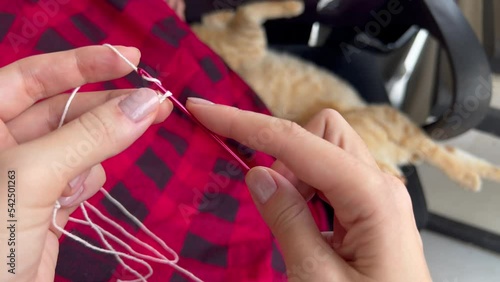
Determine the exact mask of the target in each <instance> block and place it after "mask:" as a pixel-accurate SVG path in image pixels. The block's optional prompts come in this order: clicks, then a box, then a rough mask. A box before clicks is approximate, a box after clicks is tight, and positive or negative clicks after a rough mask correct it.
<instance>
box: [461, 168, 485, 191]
mask: <svg viewBox="0 0 500 282" xmlns="http://www.w3.org/2000/svg"><path fill="white" fill-rule="evenodd" d="M457 181H458V183H459V184H460V185H462V187H464V188H465V189H467V190H470V191H472V192H479V191H481V186H482V181H481V177H479V175H478V174H477V173H475V172H466V173H464V174H462V175H461V176H459V177H457Z"/></svg>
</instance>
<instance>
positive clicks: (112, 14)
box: [0, 0, 328, 281]
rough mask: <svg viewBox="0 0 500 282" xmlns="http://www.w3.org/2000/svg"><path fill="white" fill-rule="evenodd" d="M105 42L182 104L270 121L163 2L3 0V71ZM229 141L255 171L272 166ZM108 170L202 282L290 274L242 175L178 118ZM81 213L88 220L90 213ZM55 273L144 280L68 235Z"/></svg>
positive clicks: (115, 214)
mask: <svg viewBox="0 0 500 282" xmlns="http://www.w3.org/2000/svg"><path fill="white" fill-rule="evenodd" d="M103 43H110V44H115V45H126V46H136V47H138V48H139V49H140V50H141V52H142V59H141V67H143V68H145V69H146V70H147V71H148V72H150V73H151V74H152V75H154V76H155V77H158V78H159V79H161V80H162V81H163V84H164V85H165V86H166V87H167V88H168V89H170V90H171V91H172V92H173V93H174V95H175V96H176V97H177V98H179V99H180V100H181V101H182V102H185V101H186V98H187V97H189V96H197V97H203V98H206V99H209V100H211V101H213V102H215V103H220V104H226V105H232V106H236V107H238V108H241V109H245V110H252V111H257V112H261V113H266V114H268V111H267V109H266V108H265V106H264V105H263V104H262V102H261V101H260V100H259V99H258V98H257V96H256V95H255V94H254V93H253V92H252V90H251V89H250V88H249V87H248V86H247V85H246V84H245V83H244V82H242V80H241V79H240V78H239V77H238V76H237V75H235V74H234V73H233V72H232V71H231V70H229V69H228V68H227V66H226V65H225V64H224V62H223V61H222V60H221V59H220V58H219V57H218V56H216V55H215V54H214V53H213V52H212V51H211V50H210V49H209V48H207V47H206V46H205V45H203V44H202V43H201V42H200V41H199V40H198V39H197V38H196V37H195V36H194V35H193V33H192V32H191V31H190V30H189V27H188V26H187V25H186V24H184V23H183V22H181V21H180V20H179V19H178V18H177V17H176V16H175V14H174V13H173V11H172V10H170V8H168V6H167V5H166V4H165V3H164V2H163V1H161V0H107V1H104V0H102V1H92V0H79V1H69V0H40V1H6V0H4V1H3V3H2V4H0V53H1V54H2V56H1V57H0V66H4V65H6V64H8V63H11V62H13V61H15V60H18V59H20V58H23V57H26V56H30V55H35V54H40V53H47V52H54V51H60V50H65V49H70V48H76V47H81V46H85V45H93V44H103ZM139 86H147V83H145V82H144V81H142V80H141V79H140V78H139V76H138V75H137V74H135V73H132V74H130V75H128V76H126V77H125V78H122V79H119V80H116V81H111V82H104V83H98V84H92V85H86V86H84V87H83V89H82V91H94V90H103V89H112V88H130V87H139ZM80 95H84V94H80ZM228 142H229V143H231V144H232V146H233V148H235V149H239V151H240V152H241V153H243V154H244V155H245V156H246V158H247V160H248V161H249V163H250V164H252V165H256V164H259V165H270V164H271V163H272V161H273V159H272V158H271V157H269V156H267V155H264V154H262V153H258V152H254V151H252V150H249V149H248V148H245V147H243V146H241V145H239V144H237V143H236V142H234V141H231V140H229V141H228ZM104 168H105V170H106V174H107V182H106V185H105V188H106V189H107V190H108V191H109V192H110V193H111V195H112V196H114V197H115V198H116V199H118V200H119V201H120V202H121V203H123V204H124V206H125V207H126V208H127V209H128V210H129V211H131V212H132V213H133V214H134V215H136V216H137V217H138V218H139V219H140V220H142V221H143V222H144V224H146V226H148V228H150V229H151V230H152V231H153V232H155V233H156V234H157V235H158V236H159V237H160V238H162V239H163V240H165V242H166V243H167V244H168V245H170V246H171V247H172V248H173V249H174V250H176V251H177V252H178V253H179V254H180V261H179V265H181V266H182V267H184V268H186V269H188V270H190V271H191V272H193V273H194V274H195V275H197V276H198V277H200V278H201V279H203V280H205V281H281V280H284V279H286V275H285V274H284V273H285V272H286V270H285V266H284V264H283V261H282V259H281V255H280V252H279V250H278V248H277V244H276V242H275V241H274V239H273V237H272V234H271V233H270V231H269V229H268V228H267V226H266V225H265V223H264V222H263V221H262V219H261V217H260V215H259V214H258V212H257V210H256V209H255V207H254V205H253V202H252V200H251V198H250V195H249V193H248V191H247V188H246V186H245V184H244V180H243V174H242V172H241V170H240V169H239V168H238V166H237V165H236V163H235V162H234V161H233V160H232V159H231V157H230V156H229V155H228V154H227V153H226V152H225V151H223V150H221V149H220V148H219V147H218V146H217V144H215V143H214V142H213V140H211V139H210V137H209V136H207V135H206V134H205V133H204V132H203V131H202V130H201V129H200V128H198V127H197V126H195V125H194V124H193V123H192V122H191V121H190V120H189V119H187V118H186V117H185V116H183V115H182V114H181V113H180V112H179V111H174V112H173V114H172V115H171V116H170V117H169V118H168V119H167V120H166V121H165V122H164V123H163V124H160V125H156V126H153V127H151V128H150V129H149V130H148V131H147V132H146V133H145V134H144V135H143V136H142V137H141V138H140V139H139V140H138V141H137V142H135V143H134V144H133V145H132V146H131V147H130V148H129V149H127V150H126V151H125V152H123V153H122V154H120V155H118V156H116V157H114V158H112V159H110V160H108V161H106V162H105V163H104ZM90 202H91V203H92V204H93V205H95V206H96V207H97V208H99V209H100V210H101V211H103V212H104V213H105V214H107V215H109V216H111V217H112V218H113V219H114V220H116V221H117V222H118V223H119V224H120V225H122V226H123V227H124V228H125V229H126V230H128V231H129V232H131V233H133V234H136V236H137V237H138V238H139V239H141V240H143V241H145V242H147V243H150V244H152V245H153V246H156V247H158V246H157V245H155V244H154V242H152V241H151V240H150V239H149V238H148V237H146V236H145V234H143V233H142V232H138V227H137V226H136V225H135V224H134V223H133V222H131V221H130V220H128V219H127V218H125V217H124V216H123V215H122V214H121V213H120V212H119V211H118V210H117V209H116V208H115V207H114V206H113V205H112V204H111V203H110V202H109V201H107V200H106V199H105V198H104V197H103V196H102V195H101V194H99V193H98V194H97V195H96V196H95V197H93V198H92V199H91V200H90ZM311 210H312V212H313V214H314V216H315V218H316V219H317V222H318V224H320V228H322V229H326V228H328V226H327V224H326V216H325V214H324V211H323V209H322V207H321V204H319V203H316V204H312V205H311ZM74 216H75V217H77V218H82V215H81V213H80V212H79V211H77V212H75V214H74ZM94 218H95V217H94ZM96 222H97V223H99V224H101V225H103V226H106V225H105V224H104V223H102V222H100V221H98V220H96ZM67 230H70V231H71V232H73V233H74V234H77V235H79V236H81V237H82V238H85V239H86V240H88V241H90V242H92V243H94V244H96V245H99V246H102V243H101V242H99V240H98V239H97V237H96V236H95V234H94V233H93V232H92V231H91V230H89V229H88V228H86V227H81V226H75V225H74V224H71V223H70V224H68V226H67ZM21 263H22V262H21ZM132 265H133V264H132ZM152 266H153V268H154V270H155V274H154V276H153V277H152V278H151V279H150V281H186V278H185V277H183V276H182V275H180V274H178V273H176V272H175V271H173V269H172V268H170V267H169V266H165V265H160V264H154V263H153V264H152ZM56 272H57V273H56V274H57V276H56V281H116V280H117V279H131V278H134V277H133V276H131V275H130V274H129V273H127V272H126V271H124V270H123V269H122V267H120V266H119V265H118V263H117V261H116V260H115V259H114V257H112V256H109V255H103V254H100V253H95V252H93V251H91V250H88V249H86V248H84V247H83V246H82V245H80V244H78V243H76V242H74V241H72V240H71V239H68V238H61V250H60V254H59V259H58V267H57V270H56ZM142 272H143V273H145V272H146V269H144V268H143V269H142Z"/></svg>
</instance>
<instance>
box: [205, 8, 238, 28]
mask: <svg viewBox="0 0 500 282" xmlns="http://www.w3.org/2000/svg"><path fill="white" fill-rule="evenodd" d="M234 14H235V13H234V11H233V10H223V11H217V12H214V13H210V14H207V15H204V16H203V17H202V18H201V22H202V24H203V25H204V26H215V27H224V26H226V25H227V23H228V22H229V21H231V20H232V19H233V17H234Z"/></svg>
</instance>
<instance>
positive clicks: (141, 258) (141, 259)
mask: <svg viewBox="0 0 500 282" xmlns="http://www.w3.org/2000/svg"><path fill="white" fill-rule="evenodd" d="M104 46H106V47H108V48H110V49H111V50H113V51H114V52H115V53H116V54H117V55H118V56H119V57H120V58H122V59H123V60H124V61H125V62H126V63H127V64H128V65H129V66H130V67H131V68H132V69H133V70H134V71H136V72H138V68H137V67H136V66H135V65H134V64H132V62H130V61H129V60H128V59H127V58H125V56H123V54H121V53H120V52H119V51H118V50H117V49H116V48H115V47H114V46H112V45H109V44H104ZM142 78H143V79H144V80H146V81H149V82H154V83H159V84H161V81H160V80H158V79H156V78H150V77H146V76H144V75H142ZM79 90H80V87H77V88H75V90H73V92H72V93H71V95H70V97H69V99H68V102H67V103H66V105H65V107H64V111H63V114H62V117H61V121H60V122H59V127H58V128H60V127H61V126H62V125H63V124H64V121H65V119H66V116H67V114H68V111H69V107H70V106H71V103H72V102H73V99H74V98H75V96H76V94H77V93H78V91H79ZM169 96H172V93H171V92H170V91H167V92H166V93H163V95H158V99H159V100H160V103H161V102H163V101H165V99H166V98H167V97H169ZM99 191H101V193H103V194H104V196H105V197H106V198H107V199H108V200H109V201H110V202H111V203H112V204H113V205H115V206H116V207H117V208H118V209H119V210H120V211H121V212H122V213H123V214H124V215H125V216H126V217H127V218H129V219H130V220H132V221H133V222H134V223H135V224H137V226H139V229H140V230H141V231H142V232H144V233H145V234H146V235H147V236H149V237H150V238H151V239H153V240H154V241H155V242H156V243H158V244H159V245H160V246H161V247H162V248H163V250H165V251H166V252H168V253H170V254H171V255H172V256H173V259H171V260H169V259H167V258H166V257H165V256H164V255H163V254H161V253H160V252H159V251H158V250H156V249H155V248H153V247H152V246H151V245H149V244H147V243H144V242H143V241H141V240H139V239H138V238H137V237H135V236H134V235H132V234H130V233H129V232H127V231H126V230H125V228H123V227H122V226H120V225H119V224H118V223H116V222H114V221H113V220H112V219H110V218H109V217H107V216H105V215H104V214H103V213H101V212H100V211H99V210H98V209H97V208H96V207H94V206H93V205H92V204H90V203H89V202H87V201H84V202H82V203H80V205H79V207H80V209H81V210H82V213H83V216H84V217H85V220H81V219H77V218H72V217H69V221H71V222H74V223H77V224H82V225H86V226H89V227H90V228H92V229H93V230H94V231H95V232H96V233H97V235H98V236H99V238H100V239H101V241H102V242H103V243H104V245H105V246H106V248H107V249H104V248H100V247H97V246H94V245H92V244H90V243H89V242H87V241H85V240H83V239H82V238H80V237H78V236H76V235H74V234H72V233H70V232H68V231H66V230H64V229H63V228H62V227H60V226H59V225H58V224H57V221H56V218H57V211H58V210H59V209H61V204H60V203H59V201H56V203H55V205H54V211H53V213H52V225H53V226H54V227H55V228H56V229H57V230H58V231H59V232H61V233H62V234H64V235H66V236H67V237H69V238H71V239H73V240H75V241H76V242H79V243H80V244H82V245H84V246H85V247H87V248H89V249H92V250H94V251H96V252H101V253H105V254H112V255H114V257H115V258H116V259H117V261H118V263H119V264H120V265H121V266H122V267H123V268H125V269H126V270H128V271H129V272H130V273H132V274H134V275H135V276H136V277H137V279H134V280H118V281H123V282H125V281H126V282H145V281H147V279H148V278H149V277H151V276H152V275H153V272H154V271H153V268H152V267H151V265H150V264H149V263H147V262H146V260H148V261H152V262H156V263H160V264H167V265H170V266H171V267H172V268H174V269H175V270H177V271H179V272H181V273H183V274H184V275H185V276H187V277H189V278H190V279H191V280H193V281H196V282H203V281H202V280H201V279H199V278H198V277H196V276H195V275H194V274H192V273H191V272H189V271H188V270H186V269H184V268H182V267H180V266H179V265H177V262H178V261H179V255H178V254H177V253H176V252H175V251H174V250H173V249H172V248H170V247H169V246H168V245H167V244H166V243H165V242H164V241H163V240H162V239H160V238H159V237H158V236H157V235H155V234H154V233H153V232H152V231H150V230H149V229H148V228H147V227H146V226H145V225H144V224H143V223H142V222H141V221H140V220H139V219H137V218H136V217H135V216H134V215H132V214H131V213H130V212H129V211H128V210H127V209H126V208H125V207H124V206H123V205H122V204H121V203H120V202H118V201H117V200H116V199H115V198H113V197H112V196H111V195H110V194H109V193H108V192H107V191H106V190H105V189H104V188H102V187H101V188H100V189H99ZM87 208H89V209H90V210H91V211H92V212H93V213H94V214H96V215H97V217H99V218H100V219H101V220H102V221H104V222H106V223H108V224H109V225H111V226H112V227H114V228H115V229H117V230H118V231H119V232H120V233H121V234H122V235H123V236H125V237H126V238H127V239H129V240H131V241H133V242H135V243H136V244H138V245H140V246H142V247H144V248H145V249H147V250H149V251H151V252H152V253H154V255H155V256H156V257H153V256H150V255H146V254H141V253H139V252H137V251H135V250H134V249H133V248H132V247H131V246H130V245H128V244H127V243H125V242H124V241H123V240H121V239H119V238H118V237H116V236H115V235H113V234H112V233H111V232H109V231H107V230H105V229H104V228H102V227H101V226H99V225H97V224H95V223H94V222H93V221H92V220H91V218H90V217H89V215H88V213H87ZM106 238H109V239H111V240H112V241H114V242H115V243H117V244H118V245H120V246H121V247H123V248H124V249H126V251H128V252H129V253H131V254H132V255H130V254H127V253H124V252H120V251H116V250H115V249H114V248H113V246H112V245H111V244H110V243H109V242H108V239H106ZM122 258H125V259H129V260H132V261H135V262H137V263H139V264H141V265H143V266H145V267H146V268H147V269H148V273H147V274H146V275H142V274H140V273H139V272H138V271H136V270H135V269H133V268H132V267H130V266H129V265H128V264H127V263H125V262H124V261H123V259H122Z"/></svg>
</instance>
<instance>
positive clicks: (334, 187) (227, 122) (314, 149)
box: [188, 100, 386, 227]
mask: <svg viewBox="0 0 500 282" xmlns="http://www.w3.org/2000/svg"><path fill="white" fill-rule="evenodd" d="M188 108H189V110H190V111H191V112H192V113H193V114H194V115H195V116H196V118H197V119H198V120H199V121H200V122H202V123H203V124H204V125H205V126H206V127H207V128H208V129H210V130H212V131H214V132H215V133H217V134H220V135H222V136H226V137H229V138H232V139H235V140H237V141H239V142H241V143H243V144H244V145H247V146H249V147H252V148H254V149H256V150H259V151H263V152H265V153H268V154H270V155H272V156H274V157H276V158H277V159H279V160H281V161H282V162H283V163H284V164H285V165H286V166H287V167H288V168H289V169H290V170H291V171H293V172H294V173H295V175H296V176H297V177H298V178H299V179H301V180H302V181H304V182H306V183H308V184H310V185H312V186H314V187H315V188H316V189H318V190H320V191H322V192H323V193H324V195H325V196H326V197H327V198H328V200H329V201H330V203H331V204H332V206H333V207H334V208H335V211H336V215H337V216H338V217H339V219H340V220H341V221H342V224H343V226H345V227H348V226H349V223H352V222H354V221H355V220H356V219H358V218H359V217H360V216H366V215H368V214H370V213H371V212H372V211H373V210H374V209H376V208H377V207H380V204H381V201H383V200H384V197H383V196H381V195H379V194H380V189H383V188H384V187H385V181H386V179H385V178H384V177H382V174H381V172H379V171H377V170H376V169H375V168H373V167H372V166H370V165H368V164H366V163H365V162H363V161H360V160H358V159H357V158H355V157H353V156H351V155H350V154H348V153H347V152H345V151H344V150H342V149H341V148H339V147H337V146H335V145H333V144H331V143H329V142H328V141H326V140H324V139H322V138H319V137H318V136H315V135H313V134H311V133H309V132H307V131H306V130H305V129H303V128H302V127H300V126H298V125H297V124H295V123H292V122H290V121H285V120H281V119H278V118H274V117H270V116H266V115H262V114H257V113H253V112H248V111H242V110H238V109H236V108H232V107H227V106H221V105H208V104H197V103H196V104H195V103H193V100H190V102H189V103H188ZM374 188H375V189H374ZM377 188H380V189H377ZM344 224H346V225H344Z"/></svg>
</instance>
